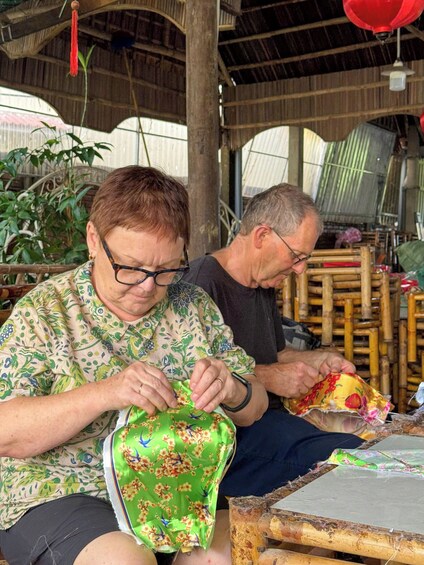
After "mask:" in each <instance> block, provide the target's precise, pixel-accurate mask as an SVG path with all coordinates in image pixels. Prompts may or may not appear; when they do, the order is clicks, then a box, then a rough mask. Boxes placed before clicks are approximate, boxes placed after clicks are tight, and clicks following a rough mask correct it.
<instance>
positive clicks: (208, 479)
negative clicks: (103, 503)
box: [104, 381, 235, 553]
mask: <svg viewBox="0 0 424 565" xmlns="http://www.w3.org/2000/svg"><path fill="white" fill-rule="evenodd" d="M172 387H173V389H174V391H175V395H176V398H177V401H178V406H177V408H169V409H168V410H166V411H165V412H158V413H157V414H156V415H155V416H148V415H147V414H146V412H145V411H144V410H140V409H139V408H137V407H135V406H132V407H130V408H129V409H128V410H126V411H123V412H121V414H120V417H119V420H118V424H117V427H116V430H115V431H114V432H113V433H112V434H110V435H109V436H108V437H107V438H106V441H105V444H104V465H105V475H106V483H107V487H108V492H109V496H110V499H111V502H112V505H113V508H114V510H115V513H116V516H117V519H118V523H119V527H120V529H121V530H122V531H124V532H127V533H130V534H134V535H135V536H136V537H137V538H138V539H139V540H140V541H141V542H142V543H143V544H145V545H146V546H147V547H149V548H151V549H153V550H155V551H159V552H163V553H171V552H175V551H178V550H181V551H191V550H192V549H193V548H194V547H202V548H204V549H207V548H208V547H209V545H210V542H211V540H212V535H213V531H214V523H215V513H216V502H217V496H218V485H219V483H220V481H221V479H222V477H223V475H224V472H225V469H226V467H227V465H228V463H229V461H228V460H229V457H230V455H231V453H232V451H233V446H234V438H235V426H234V424H233V422H232V421H231V420H230V419H229V418H228V416H227V415H226V414H225V413H224V412H222V411H221V410H220V409H219V411H218V410H217V411H215V412H213V413H211V414H208V413H206V412H204V411H203V410H197V409H196V408H195V407H194V404H193V402H192V400H191V390H190V388H189V381H181V382H173V383H172Z"/></svg>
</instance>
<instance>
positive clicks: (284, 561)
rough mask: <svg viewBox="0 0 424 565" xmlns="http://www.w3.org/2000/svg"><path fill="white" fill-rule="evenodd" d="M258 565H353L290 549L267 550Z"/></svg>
mask: <svg viewBox="0 0 424 565" xmlns="http://www.w3.org/2000/svg"><path fill="white" fill-rule="evenodd" d="M258 565H352V562H351V561H344V560H343V561H342V560H340V559H337V560H334V559H330V558H327V557H321V556H319V555H309V554H306V555H305V554H304V553H298V552H297V551H289V550H288V549H267V550H265V551H264V552H263V553H261V555H260V557H259V561H258Z"/></svg>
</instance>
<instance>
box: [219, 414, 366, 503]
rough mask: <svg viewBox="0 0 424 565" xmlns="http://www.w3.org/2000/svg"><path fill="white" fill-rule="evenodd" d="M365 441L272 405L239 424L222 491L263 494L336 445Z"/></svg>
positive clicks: (352, 445) (304, 469)
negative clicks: (258, 416) (247, 423)
mask: <svg viewBox="0 0 424 565" xmlns="http://www.w3.org/2000/svg"><path fill="white" fill-rule="evenodd" d="M362 443H363V440H362V439H361V438H359V437H358V436H355V435H352V434H343V433H332V432H322V431H321V430H319V429H318V428H316V427H315V426H313V425H312V424H310V423H309V422H306V421H305V420H303V419H302V418H300V417H298V416H292V415H291V414H288V413H287V412H285V411H283V410H274V409H269V410H267V412H265V414H264V415H263V417H262V418H261V419H260V420H258V421H257V422H255V423H254V424H253V425H252V426H249V427H240V428H237V449H236V454H235V456H234V459H233V461H232V463H231V466H230V468H229V469H228V471H227V473H226V475H225V477H224V479H223V480H222V482H221V485H220V495H221V496H248V495H255V496H262V495H263V494H266V493H268V492H271V491H273V490H274V489H276V488H278V487H280V486H282V485H284V484H285V483H287V482H288V481H291V480H293V479H296V478H297V477H299V476H300V475H305V474H306V473H307V472H308V471H310V470H311V469H312V468H313V467H314V466H315V465H316V463H318V462H319V461H325V460H326V459H327V458H328V457H329V455H330V454H331V452H332V451H333V450H334V449H336V448H338V447H343V448H346V449H352V448H355V447H358V446H359V445H361V444H362Z"/></svg>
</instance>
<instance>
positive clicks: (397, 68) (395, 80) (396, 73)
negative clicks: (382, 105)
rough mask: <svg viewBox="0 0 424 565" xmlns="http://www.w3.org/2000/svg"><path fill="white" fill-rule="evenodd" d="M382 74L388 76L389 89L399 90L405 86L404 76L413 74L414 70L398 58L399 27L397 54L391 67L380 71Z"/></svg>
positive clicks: (398, 30) (398, 31) (398, 45)
mask: <svg viewBox="0 0 424 565" xmlns="http://www.w3.org/2000/svg"><path fill="white" fill-rule="evenodd" d="M381 74H382V75H383V76H388V77H389V89H390V90H392V91H393V92H400V91H402V90H405V88H406V77H407V76H409V75H413V74H414V71H413V70H412V69H410V68H409V67H407V66H406V65H404V64H403V62H402V59H401V58H400V28H398V29H397V54H396V61H395V62H394V63H393V65H392V66H391V67H389V68H388V69H385V70H384V71H382V72H381Z"/></svg>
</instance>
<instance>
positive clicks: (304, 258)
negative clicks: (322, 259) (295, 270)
mask: <svg viewBox="0 0 424 565" xmlns="http://www.w3.org/2000/svg"><path fill="white" fill-rule="evenodd" d="M271 229H272V231H273V232H274V233H275V235H276V236H278V237H279V238H280V239H281V241H282V242H283V243H284V245H285V246H286V247H287V249H288V250H289V251H290V253H291V256H292V259H293V262H292V266H293V265H298V264H299V263H303V262H304V261H307V260H308V259H309V258H310V257H311V255H310V254H309V255H299V253H296V251H294V250H293V249H292V248H291V247H290V245H289V244H288V243H287V241H286V240H285V239H283V238H282V237H281V235H280V234H279V233H278V231H276V230H275V229H274V228H271Z"/></svg>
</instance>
